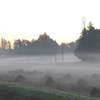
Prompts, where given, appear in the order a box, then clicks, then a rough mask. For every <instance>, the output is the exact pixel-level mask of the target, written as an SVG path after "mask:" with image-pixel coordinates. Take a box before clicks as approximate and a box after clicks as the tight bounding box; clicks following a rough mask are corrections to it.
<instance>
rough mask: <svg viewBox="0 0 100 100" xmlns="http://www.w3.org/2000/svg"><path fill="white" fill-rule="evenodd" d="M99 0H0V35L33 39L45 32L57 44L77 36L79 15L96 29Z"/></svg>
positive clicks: (98, 18)
mask: <svg viewBox="0 0 100 100" xmlns="http://www.w3.org/2000/svg"><path fill="white" fill-rule="evenodd" d="M99 10H100V0H0V38H2V37H3V38H5V39H7V40H10V41H13V40H14V39H28V40H32V39H37V38H38V37H39V35H40V34H43V33H44V32H46V33H47V34H48V35H49V36H50V37H51V38H52V39H54V40H56V41H57V42H58V43H59V44H60V43H62V42H65V43H68V42H72V41H75V40H76V39H78V38H79V36H80V33H81V31H82V17H85V23H86V26H87V25H88V23H89V22H90V21H91V22H92V23H93V25H94V26H95V27H96V28H100V14H99V12H100V11H99Z"/></svg>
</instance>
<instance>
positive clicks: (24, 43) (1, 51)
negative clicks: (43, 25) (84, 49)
mask: <svg viewBox="0 0 100 100" xmlns="http://www.w3.org/2000/svg"><path fill="white" fill-rule="evenodd" d="M76 45H77V43H76V42H70V43H68V44H67V43H61V44H60V45H59V44H58V43H57V42H56V41H55V40H53V39H52V38H51V37H50V36H49V35H47V34H46V33H44V34H42V35H40V36H39V37H38V39H36V40H35V39H32V40H31V41H29V40H27V39H22V40H21V39H14V42H13V43H11V42H10V41H7V40H6V39H4V38H2V39H1V48H0V55H43V54H55V53H59V52H61V51H62V50H63V52H66V51H68V52H73V51H74V49H75V47H76Z"/></svg>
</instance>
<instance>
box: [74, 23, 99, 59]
mask: <svg viewBox="0 0 100 100" xmlns="http://www.w3.org/2000/svg"><path fill="white" fill-rule="evenodd" d="M97 53H98V54H99V53H100V29H95V28H94V26H93V24H92V23H91V22H90V23H89V26H88V28H87V29H86V28H84V29H83V31H82V33H81V36H80V38H79V40H78V45H77V47H76V49H75V56H77V57H78V58H79V59H82V60H97V59H96V58H97V57H96V56H95V55H94V54H97Z"/></svg>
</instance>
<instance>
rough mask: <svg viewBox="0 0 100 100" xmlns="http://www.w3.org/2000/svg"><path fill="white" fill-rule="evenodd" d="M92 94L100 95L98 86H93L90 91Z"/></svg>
mask: <svg viewBox="0 0 100 100" xmlns="http://www.w3.org/2000/svg"><path fill="white" fill-rule="evenodd" d="M90 95H91V96H95V97H100V90H99V89H98V88H96V87H93V88H92V89H91V91H90Z"/></svg>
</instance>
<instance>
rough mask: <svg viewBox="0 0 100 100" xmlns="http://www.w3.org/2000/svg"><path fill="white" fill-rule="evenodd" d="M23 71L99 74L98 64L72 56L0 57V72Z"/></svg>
mask: <svg viewBox="0 0 100 100" xmlns="http://www.w3.org/2000/svg"><path fill="white" fill-rule="evenodd" d="M16 69H23V70H27V71H31V70H37V71H43V72H45V71H46V70H47V69H48V70H51V71H52V72H54V73H72V74H73V73H76V74H90V73H99V70H100V67H99V63H97V64H96V63H93V62H83V61H81V60H80V59H78V58H77V57H75V56H74V54H66V55H63V61H62V55H61V54H59V55H56V56H55V55H51V56H16V57H1V58H0V71H1V72H4V71H11V70H16Z"/></svg>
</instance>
